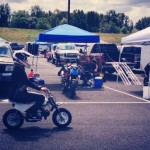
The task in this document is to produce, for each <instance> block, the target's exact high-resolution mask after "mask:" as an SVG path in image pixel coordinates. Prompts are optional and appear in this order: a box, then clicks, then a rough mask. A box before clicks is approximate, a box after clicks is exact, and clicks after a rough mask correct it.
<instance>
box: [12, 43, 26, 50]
mask: <svg viewBox="0 0 150 150" xmlns="http://www.w3.org/2000/svg"><path fill="white" fill-rule="evenodd" d="M10 47H11V49H12V50H21V49H22V48H24V45H23V44H18V43H10Z"/></svg>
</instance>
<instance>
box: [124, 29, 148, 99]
mask: <svg viewBox="0 0 150 150" xmlns="http://www.w3.org/2000/svg"><path fill="white" fill-rule="evenodd" d="M121 44H122V45H123V44H132V45H135V44H136V45H150V27H147V28H145V29H143V30H141V31H138V32H136V33H133V34H131V35H129V36H126V37H124V38H122V40H121ZM148 50H150V49H148ZM148 58H149V57H148ZM148 61H149V63H150V59H149V60H148ZM144 97H146V99H150V71H149V83H148V87H144V88H143V98H144Z"/></svg>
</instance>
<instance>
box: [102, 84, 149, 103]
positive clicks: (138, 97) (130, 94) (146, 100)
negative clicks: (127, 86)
mask: <svg viewBox="0 0 150 150" xmlns="http://www.w3.org/2000/svg"><path fill="white" fill-rule="evenodd" d="M104 87H105V88H107V89H110V90H112V91H115V92H118V93H122V94H124V95H128V96H130V97H133V98H136V99H139V100H142V101H145V102H150V101H149V100H146V99H144V98H141V97H137V96H135V95H131V94H129V93H125V92H123V91H119V90H116V89H113V88H111V87H108V86H104Z"/></svg>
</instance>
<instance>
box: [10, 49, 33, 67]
mask: <svg viewBox="0 0 150 150" xmlns="http://www.w3.org/2000/svg"><path fill="white" fill-rule="evenodd" d="M30 56H33V55H32V54H30V53H29V52H27V51H25V50H17V51H15V52H14V53H13V59H14V60H15V61H17V62H18V63H19V64H21V65H22V66H24V67H27V68H30V66H31V65H30V64H28V63H27V57H30Z"/></svg>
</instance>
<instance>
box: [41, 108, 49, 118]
mask: <svg viewBox="0 0 150 150" xmlns="http://www.w3.org/2000/svg"><path fill="white" fill-rule="evenodd" d="M49 114H50V112H49V111H48V110H44V111H42V116H43V117H44V119H45V120H46V119H47V117H48V116H49Z"/></svg>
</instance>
